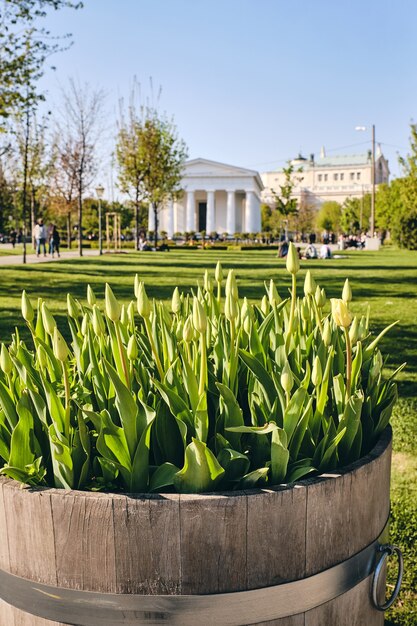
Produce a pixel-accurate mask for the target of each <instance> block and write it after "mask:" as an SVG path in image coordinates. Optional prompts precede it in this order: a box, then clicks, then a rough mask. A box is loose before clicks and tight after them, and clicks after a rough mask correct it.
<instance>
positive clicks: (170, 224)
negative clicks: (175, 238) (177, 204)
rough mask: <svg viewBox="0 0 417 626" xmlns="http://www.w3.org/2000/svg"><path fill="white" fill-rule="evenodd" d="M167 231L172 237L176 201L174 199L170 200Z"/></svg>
mask: <svg viewBox="0 0 417 626" xmlns="http://www.w3.org/2000/svg"><path fill="white" fill-rule="evenodd" d="M167 233H168V237H169V239H172V235H173V234H174V201H173V200H168V222H167Z"/></svg>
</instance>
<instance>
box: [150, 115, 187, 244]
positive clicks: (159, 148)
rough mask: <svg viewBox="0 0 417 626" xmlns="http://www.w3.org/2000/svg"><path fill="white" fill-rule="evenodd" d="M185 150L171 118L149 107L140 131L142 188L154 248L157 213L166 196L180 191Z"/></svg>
mask: <svg viewBox="0 0 417 626" xmlns="http://www.w3.org/2000/svg"><path fill="white" fill-rule="evenodd" d="M187 156H188V152H187V148H186V145H185V143H184V141H183V140H182V139H180V138H179V137H178V134H177V129H176V127H175V126H174V124H173V122H172V121H170V120H168V119H166V118H164V117H159V116H158V113H157V111H155V110H151V111H148V114H147V117H146V119H145V123H144V126H143V133H142V159H143V164H144V177H143V189H144V194H145V198H146V199H147V200H148V202H149V204H150V206H151V208H152V210H153V214H154V222H155V235H154V241H155V248H156V247H157V245H158V215H159V211H160V210H161V208H162V207H163V205H164V204H165V203H166V202H167V201H168V200H174V199H175V198H176V197H178V196H179V195H180V194H181V191H182V190H181V180H182V176H183V169H184V164H185V160H186V159H187Z"/></svg>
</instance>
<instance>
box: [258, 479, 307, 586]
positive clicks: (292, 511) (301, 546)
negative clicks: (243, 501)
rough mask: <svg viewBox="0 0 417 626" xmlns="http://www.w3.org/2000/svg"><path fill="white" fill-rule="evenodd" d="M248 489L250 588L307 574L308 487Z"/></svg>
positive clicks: (276, 583)
mask: <svg viewBox="0 0 417 626" xmlns="http://www.w3.org/2000/svg"><path fill="white" fill-rule="evenodd" d="M247 493H248V523H247V530H246V532H247V541H248V562H247V572H248V586H247V588H248V589H257V588H258V587H267V586H271V585H278V584H280V583H283V582H289V581H291V580H297V579H298V578H302V577H303V576H304V569H305V538H306V494H307V491H306V488H305V487H302V486H300V487H298V486H296V487H294V488H293V489H283V490H280V491H269V490H264V491H262V492H261V493H260V492H259V491H258V492H247Z"/></svg>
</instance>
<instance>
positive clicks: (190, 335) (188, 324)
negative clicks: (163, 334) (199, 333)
mask: <svg viewBox="0 0 417 626" xmlns="http://www.w3.org/2000/svg"><path fill="white" fill-rule="evenodd" d="M182 338H183V339H184V341H185V342H186V343H190V341H192V340H193V339H194V328H193V321H192V317H191V315H189V316H188V317H187V319H186V320H185V323H184V328H183V331H182Z"/></svg>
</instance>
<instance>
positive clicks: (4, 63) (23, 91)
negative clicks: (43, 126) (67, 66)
mask: <svg viewBox="0 0 417 626" xmlns="http://www.w3.org/2000/svg"><path fill="white" fill-rule="evenodd" d="M81 6H82V3H81V2H73V1H72V0H1V12H0V121H1V120H2V121H3V124H4V121H5V119H7V118H8V117H9V116H10V114H11V112H12V111H16V110H23V111H25V110H27V108H28V107H33V106H34V105H35V104H36V103H37V102H38V101H39V100H42V99H43V95H42V94H41V93H40V92H39V91H38V90H37V81H38V80H39V78H41V76H42V75H43V71H44V65H45V62H46V59H47V58H48V57H49V56H50V55H51V54H53V53H55V52H58V51H59V50H61V49H62V44H60V43H58V42H57V39H56V38H54V39H53V40H52V39H51V37H50V33H49V32H48V31H46V30H45V29H44V28H41V27H40V26H39V24H40V21H41V19H42V18H44V17H45V16H46V14H47V9H49V8H51V9H55V10H58V9H62V8H64V7H71V8H80V7H81ZM65 39H67V41H68V35H67V36H66V37H65Z"/></svg>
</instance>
